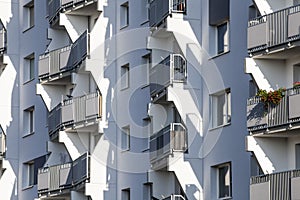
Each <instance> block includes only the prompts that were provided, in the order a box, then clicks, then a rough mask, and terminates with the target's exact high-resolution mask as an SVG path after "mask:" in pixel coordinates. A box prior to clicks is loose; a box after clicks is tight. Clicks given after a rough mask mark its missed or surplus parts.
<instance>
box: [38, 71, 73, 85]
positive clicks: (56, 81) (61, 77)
mask: <svg viewBox="0 0 300 200" xmlns="http://www.w3.org/2000/svg"><path fill="white" fill-rule="evenodd" d="M73 72H74V70H72V71H64V72H60V73H56V74H52V75H45V77H40V83H41V84H45V85H47V84H48V85H68V84H70V83H71V81H72V76H71V75H72V73H73Z"/></svg>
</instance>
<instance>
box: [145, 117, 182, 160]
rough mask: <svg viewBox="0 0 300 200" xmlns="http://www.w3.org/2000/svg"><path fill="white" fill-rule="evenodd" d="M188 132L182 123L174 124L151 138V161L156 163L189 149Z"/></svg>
mask: <svg viewBox="0 0 300 200" xmlns="http://www.w3.org/2000/svg"><path fill="white" fill-rule="evenodd" d="M186 137H187V136H186V130H185V128H184V126H183V125H182V124H180V123H172V124H170V125H168V126H166V127H165V128H163V129H161V130H160V131H158V132H157V133H156V134H154V135H152V136H151V137H150V160H151V161H153V162H155V161H156V160H159V159H162V158H164V157H166V156H168V155H169V154H171V153H172V152H174V151H181V152H184V151H185V150H186V148H187V143H186Z"/></svg>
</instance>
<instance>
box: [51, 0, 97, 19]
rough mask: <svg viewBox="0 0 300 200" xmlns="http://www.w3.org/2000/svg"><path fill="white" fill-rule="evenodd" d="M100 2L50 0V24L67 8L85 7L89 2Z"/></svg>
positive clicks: (94, 0)
mask: <svg viewBox="0 0 300 200" xmlns="http://www.w3.org/2000/svg"><path fill="white" fill-rule="evenodd" d="M97 1H98V0H50V1H49V3H48V16H49V22H50V24H52V23H53V21H54V19H56V18H57V16H58V14H59V12H63V11H64V10H65V9H67V8H73V7H76V6H81V5H85V4H87V3H89V2H97Z"/></svg>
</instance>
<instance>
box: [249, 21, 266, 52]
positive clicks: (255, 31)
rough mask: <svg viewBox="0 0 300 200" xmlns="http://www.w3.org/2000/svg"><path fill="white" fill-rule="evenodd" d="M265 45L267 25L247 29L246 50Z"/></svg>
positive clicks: (262, 24)
mask: <svg viewBox="0 0 300 200" xmlns="http://www.w3.org/2000/svg"><path fill="white" fill-rule="evenodd" d="M265 44H267V23H266V22H264V23H261V24H258V25H255V26H251V27H249V28H248V49H251V48H253V47H257V46H262V45H265Z"/></svg>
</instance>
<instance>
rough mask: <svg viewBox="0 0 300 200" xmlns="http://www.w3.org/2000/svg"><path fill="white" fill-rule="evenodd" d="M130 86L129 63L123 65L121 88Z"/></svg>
mask: <svg viewBox="0 0 300 200" xmlns="http://www.w3.org/2000/svg"><path fill="white" fill-rule="evenodd" d="M128 87H129V64H126V65H123V66H122V67H121V89H126V88H128Z"/></svg>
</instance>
